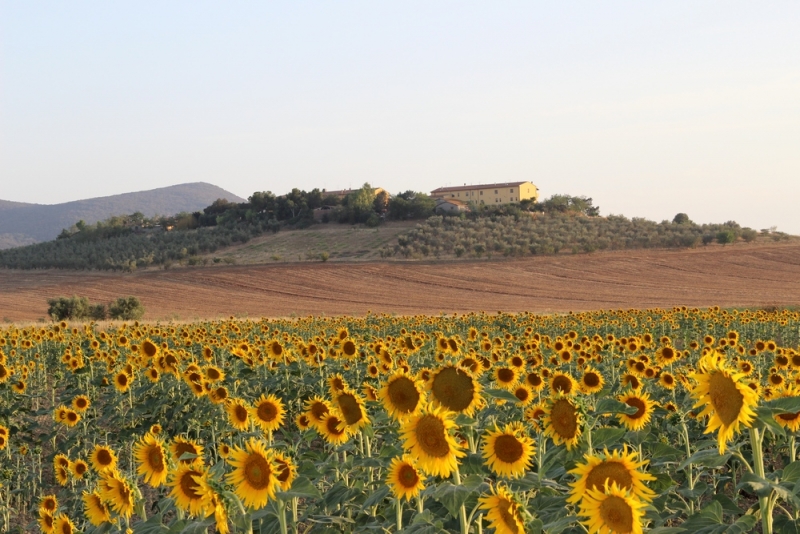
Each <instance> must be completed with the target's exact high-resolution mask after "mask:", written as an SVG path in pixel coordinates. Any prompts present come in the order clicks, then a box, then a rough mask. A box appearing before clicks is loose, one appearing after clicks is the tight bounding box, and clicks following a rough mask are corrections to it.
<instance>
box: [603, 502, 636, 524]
mask: <svg viewBox="0 0 800 534" xmlns="http://www.w3.org/2000/svg"><path fill="white" fill-rule="evenodd" d="M600 517H602V518H603V523H605V524H606V526H608V527H609V528H610V529H611V531H612V532H620V533H627V532H632V531H633V511H632V510H631V507H630V506H628V503H627V502H625V499H623V498H622V497H617V496H616V495H612V496H611V497H607V498H606V499H605V500H604V501H603V504H601V505H600Z"/></svg>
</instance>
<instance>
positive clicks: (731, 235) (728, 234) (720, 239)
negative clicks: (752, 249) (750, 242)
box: [717, 230, 736, 245]
mask: <svg viewBox="0 0 800 534" xmlns="http://www.w3.org/2000/svg"><path fill="white" fill-rule="evenodd" d="M734 241H736V233H735V232H734V231H733V230H721V231H719V232H717V243H719V244H720V245H727V244H728V243H733V242H734Z"/></svg>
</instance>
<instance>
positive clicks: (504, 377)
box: [497, 367, 514, 383]
mask: <svg viewBox="0 0 800 534" xmlns="http://www.w3.org/2000/svg"><path fill="white" fill-rule="evenodd" d="M497 380H499V381H500V382H504V383H508V382H511V381H513V380H514V371H512V370H511V369H509V368H507V367H501V368H500V369H498V370H497Z"/></svg>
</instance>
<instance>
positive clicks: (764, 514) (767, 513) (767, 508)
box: [750, 425, 774, 534]
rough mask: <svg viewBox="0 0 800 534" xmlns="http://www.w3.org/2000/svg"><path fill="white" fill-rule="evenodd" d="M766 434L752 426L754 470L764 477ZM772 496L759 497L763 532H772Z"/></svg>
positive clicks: (766, 533)
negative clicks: (764, 440) (763, 449)
mask: <svg viewBox="0 0 800 534" xmlns="http://www.w3.org/2000/svg"><path fill="white" fill-rule="evenodd" d="M763 439H764V436H763V434H761V433H760V432H759V431H758V428H756V426H755V425H754V426H751V427H750V447H751V448H752V449H753V470H754V471H755V473H756V475H757V476H759V477H761V478H764V455H763V451H762V450H761V445H762V443H763ZM770 497H771V496H766V497H759V498H758V505H759V508H760V509H761V532H762V533H763V534H772V506H773V504H774V503H773V501H772V500H771V498H770Z"/></svg>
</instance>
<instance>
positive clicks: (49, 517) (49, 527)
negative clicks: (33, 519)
mask: <svg viewBox="0 0 800 534" xmlns="http://www.w3.org/2000/svg"><path fill="white" fill-rule="evenodd" d="M38 522H39V528H40V529H42V532H43V533H44V534H52V533H53V532H55V526H56V520H55V518H54V517H53V514H52V512H48V511H46V510H39V520H38Z"/></svg>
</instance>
